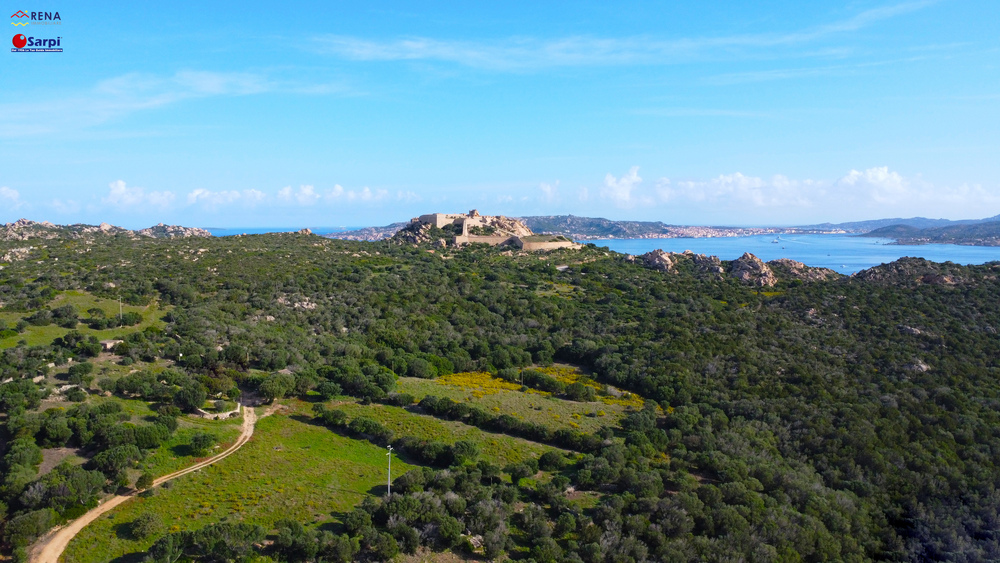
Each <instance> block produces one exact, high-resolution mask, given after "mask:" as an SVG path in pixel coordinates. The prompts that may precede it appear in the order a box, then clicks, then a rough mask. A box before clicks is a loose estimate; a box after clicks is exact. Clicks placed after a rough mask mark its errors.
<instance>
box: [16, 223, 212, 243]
mask: <svg viewBox="0 0 1000 563" xmlns="http://www.w3.org/2000/svg"><path fill="white" fill-rule="evenodd" d="M94 236H126V237H129V238H138V237H150V238H182V237H210V236H212V233H210V232H208V231H206V230H205V229H198V228H193V227H181V226H178V225H164V224H163V223H160V224H159V225H156V226H153V227H149V228H148V229H140V230H138V231H130V230H129V229H125V228H122V227H116V226H114V225H109V224H107V223H101V224H100V225H82V224H77V225H53V224H52V223H49V222H48V221H43V222H41V223H37V222H35V221H29V220H27V219H18V220H17V221H15V222H13V223H7V224H5V225H3V226H2V227H0V240H31V239H57V238H69V239H80V238H84V237H94Z"/></svg>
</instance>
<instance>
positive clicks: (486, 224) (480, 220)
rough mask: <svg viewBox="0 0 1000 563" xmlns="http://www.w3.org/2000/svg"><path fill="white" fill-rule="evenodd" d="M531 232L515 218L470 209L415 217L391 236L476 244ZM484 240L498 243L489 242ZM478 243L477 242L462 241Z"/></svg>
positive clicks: (528, 235) (417, 241)
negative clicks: (456, 240) (454, 240)
mask: <svg viewBox="0 0 1000 563" xmlns="http://www.w3.org/2000/svg"><path fill="white" fill-rule="evenodd" d="M533 234H534V233H533V232H532V231H531V229H530V228H528V226H527V225H525V224H524V223H523V222H521V221H520V220H518V219H514V218H511V217H505V216H503V215H480V214H479V212H478V211H476V210H475V209H473V210H472V211H470V212H468V213H457V214H455V213H430V214H427V215H421V216H420V217H415V218H413V220H411V221H410V223H409V224H407V225H406V226H405V227H403V228H402V229H400V230H398V231H397V232H396V234H394V235H393V237H392V238H393V240H396V241H398V242H405V243H424V242H431V241H446V240H449V239H456V237H458V239H470V238H471V239H481V240H478V242H487V243H488V244H498V243H500V242H502V241H500V240H499V239H502V238H509V237H522V238H523V237H530V236H532V235H533ZM487 238H493V239H497V240H493V241H488V240H486V239H487ZM460 242H462V243H463V244H464V243H467V242H477V240H462V241H460Z"/></svg>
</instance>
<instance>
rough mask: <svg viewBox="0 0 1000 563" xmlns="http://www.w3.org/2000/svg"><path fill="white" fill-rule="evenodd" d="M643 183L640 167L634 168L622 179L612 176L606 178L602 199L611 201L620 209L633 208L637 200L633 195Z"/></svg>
mask: <svg viewBox="0 0 1000 563" xmlns="http://www.w3.org/2000/svg"><path fill="white" fill-rule="evenodd" d="M641 183H642V178H640V177H639V167H638V166H633V167H632V168H630V169H629V171H628V173H626V174H624V175H623V176H622V177H621V178H615V177H614V176H612V175H611V174H608V175H606V176H605V177H604V187H603V188H602V189H601V197H602V198H604V199H607V200H610V201H611V202H612V203H614V204H615V205H616V206H618V207H632V206H633V205H635V204H636V202H637V200H636V197H635V194H634V193H633V192H634V191H635V189H636V188H637V187H638V186H639V184H641Z"/></svg>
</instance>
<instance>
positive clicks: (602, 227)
mask: <svg viewBox="0 0 1000 563" xmlns="http://www.w3.org/2000/svg"><path fill="white" fill-rule="evenodd" d="M521 221H523V222H524V224H525V225H527V226H528V227H529V228H531V230H532V231H535V232H536V233H551V234H560V235H566V236H568V237H570V238H573V239H577V240H585V239H602V238H647V237H650V235H655V236H669V235H670V234H671V233H672V232H673V231H672V229H671V227H670V225H667V224H665V223H661V222H660V221H612V220H610V219H603V218H600V217H577V216H575V215H544V216H535V217H522V218H521Z"/></svg>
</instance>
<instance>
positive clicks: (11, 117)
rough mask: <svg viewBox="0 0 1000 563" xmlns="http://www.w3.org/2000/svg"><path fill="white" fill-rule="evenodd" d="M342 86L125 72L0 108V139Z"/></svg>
mask: <svg viewBox="0 0 1000 563" xmlns="http://www.w3.org/2000/svg"><path fill="white" fill-rule="evenodd" d="M349 91H350V90H349V89H348V88H347V87H346V86H344V85H341V84H305V83H294V82H289V81H285V80H277V79H274V78H272V77H270V76H268V75H266V74H260V73H252V72H211V71H197V70H183V71H179V72H176V73H174V74H172V75H158V74H150V73H138V72H133V73H128V74H123V75H120V76H116V77H113V78H108V79H106V80H102V81H100V82H98V83H96V84H95V85H94V86H93V87H92V88H90V89H88V90H81V91H77V92H73V93H69V94H67V95H65V96H63V97H59V98H52V99H42V100H39V101H31V102H14V103H6V104H0V138H3V137H27V136H33V135H42V134H50V133H53V132H58V131H73V130H79V129H86V128H88V127H93V126H96V125H100V124H102V123H106V122H108V121H111V120H115V119H120V118H122V117H125V116H127V115H130V114H133V113H136V112H141V111H149V110H154V109H157V108H162V107H165V106H169V105H172V104H177V103H181V102H184V101H187V100H195V99H200V98H209V97H220V96H230V97H233V96H250V95H255V94H262V93H267V92H283V93H290V94H301V95H328V94H336V93H348V92H349Z"/></svg>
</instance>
